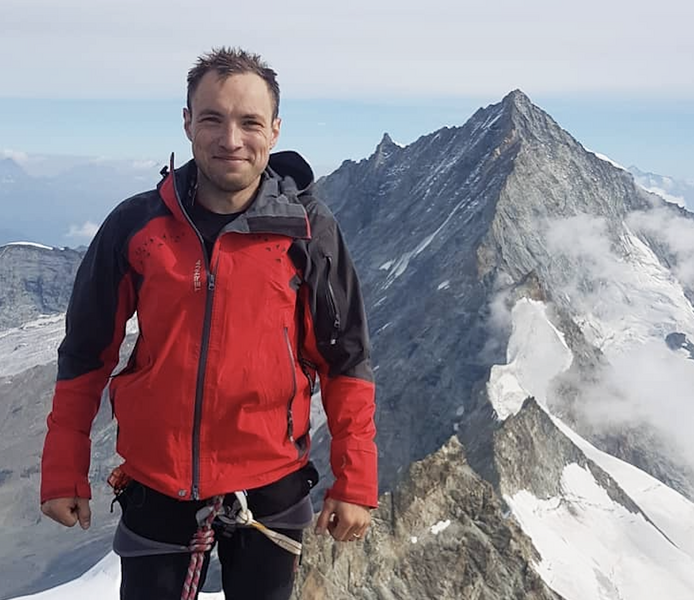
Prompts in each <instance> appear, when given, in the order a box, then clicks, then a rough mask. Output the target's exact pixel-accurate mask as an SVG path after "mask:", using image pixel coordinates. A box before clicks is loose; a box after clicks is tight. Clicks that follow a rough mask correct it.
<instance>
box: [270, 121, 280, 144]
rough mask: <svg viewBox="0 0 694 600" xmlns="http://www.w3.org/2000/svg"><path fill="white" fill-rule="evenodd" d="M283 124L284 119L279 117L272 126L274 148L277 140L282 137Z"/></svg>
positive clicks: (271, 139) (271, 140)
mask: <svg viewBox="0 0 694 600" xmlns="http://www.w3.org/2000/svg"><path fill="white" fill-rule="evenodd" d="M281 125H282V119H280V118H279V117H277V118H276V119H275V120H274V121H273V122H272V125H271V127H270V130H271V134H270V148H274V147H275V145H276V144H277V140H278V139H279V137H280V126H281Z"/></svg>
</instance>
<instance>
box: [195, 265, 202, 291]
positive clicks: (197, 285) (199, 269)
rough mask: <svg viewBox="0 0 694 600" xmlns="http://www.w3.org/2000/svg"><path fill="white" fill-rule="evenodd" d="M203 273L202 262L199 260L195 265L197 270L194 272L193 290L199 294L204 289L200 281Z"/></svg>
mask: <svg viewBox="0 0 694 600" xmlns="http://www.w3.org/2000/svg"><path fill="white" fill-rule="evenodd" d="M201 273H202V261H201V260H199V261H198V262H196V263H195V269H194V271H193V289H194V290H195V291H196V292H199V291H200V289H201V288H202V281H201V279H200V274H201Z"/></svg>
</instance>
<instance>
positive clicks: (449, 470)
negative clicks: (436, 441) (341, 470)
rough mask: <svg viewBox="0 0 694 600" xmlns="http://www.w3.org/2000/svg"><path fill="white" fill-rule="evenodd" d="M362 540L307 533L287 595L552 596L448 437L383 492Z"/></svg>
mask: <svg viewBox="0 0 694 600" xmlns="http://www.w3.org/2000/svg"><path fill="white" fill-rule="evenodd" d="M380 506H381V507H380V508H379V509H378V510H377V511H376V512H375V513H374V525H373V528H372V530H371V533H370V534H369V535H368V536H367V538H366V540H365V541H364V543H363V544H345V545H334V544H333V543H332V542H331V541H328V540H325V539H322V538H316V537H315V536H311V537H310V538H309V540H308V541H307V543H306V553H305V557H304V559H303V565H304V566H303V568H302V569H301V571H300V574H301V575H300V580H299V581H298V583H297V592H296V593H295V598H296V599H297V600H298V599H299V598H301V599H305V600H322V599H325V600H348V599H357V598H359V599H363V600H396V599H401V600H409V599H411V598H422V599H424V598H440V599H441V600H448V599H450V600H458V599H460V598H477V599H479V600H500V599H502V598H503V599H509V600H510V599H512V598H515V599H518V600H545V599H546V600H549V599H557V598H560V596H557V595H556V594H555V593H554V592H552V591H551V590H549V589H548V588H547V587H546V586H545V585H544V583H543V582H542V580H541V579H540V578H539V576H538V575H537V574H536V573H535V572H534V571H533V569H532V566H531V565H532V563H533V562H534V561H536V560H538V558H539V557H538V556H537V555H536V553H535V551H534V549H533V546H532V544H531V543H530V541H529V540H528V538H527V537H526V536H525V535H524V534H523V533H522V531H521V530H520V528H519V527H518V525H517V524H516V523H515V522H514V521H513V519H510V518H509V517H508V514H506V513H505V510H504V506H503V505H502V503H501V502H500V501H499V499H498V496H497V495H496V494H495V492H494V490H493V488H492V487H491V486H490V485H489V484H488V483H487V482H485V481H483V480H482V479H480V478H479V477H478V476H477V475H476V474H475V473H474V471H473V470H472V469H471V468H470V467H469V466H468V465H467V463H466V460H465V456H464V452H463V448H462V446H461V445H460V443H459V442H458V440H457V438H455V437H454V438H451V439H450V440H449V441H448V442H447V443H446V444H445V445H444V446H443V447H442V448H441V449H440V450H438V451H437V452H436V453H434V454H433V455H431V456H429V457H428V458H426V459H424V460H423V461H421V462H417V463H414V464H413V465H412V466H411V467H410V468H409V470H408V472H407V474H406V475H405V476H404V477H403V478H402V480H401V482H400V483H399V485H398V487H397V488H396V489H394V490H393V491H392V492H390V493H387V494H385V495H384V496H383V497H382V498H381V500H380Z"/></svg>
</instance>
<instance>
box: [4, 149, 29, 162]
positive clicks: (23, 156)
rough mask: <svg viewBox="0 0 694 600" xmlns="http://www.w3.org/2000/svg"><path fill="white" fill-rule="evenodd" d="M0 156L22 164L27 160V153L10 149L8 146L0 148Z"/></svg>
mask: <svg viewBox="0 0 694 600" xmlns="http://www.w3.org/2000/svg"><path fill="white" fill-rule="evenodd" d="M0 158H3V159H4V158H9V159H10V160H13V161H14V162H16V163H17V164H18V165H23V164H25V163H27V162H28V161H29V155H28V154H27V153H26V152H22V151H20V150H11V149H9V148H7V149H4V150H0Z"/></svg>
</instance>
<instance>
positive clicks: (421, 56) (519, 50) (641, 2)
mask: <svg viewBox="0 0 694 600" xmlns="http://www.w3.org/2000/svg"><path fill="white" fill-rule="evenodd" d="M425 4H426V5H424V4H423V3H421V2H418V3H415V2H408V1H407V0H401V1H400V2H395V1H393V0H381V1H378V0H370V1H367V0H354V1H353V2H351V3H350V4H349V6H347V5H343V6H337V5H336V6H327V5H326V4H325V3H323V2H319V1H318V0H302V1H297V2H296V3H293V4H291V5H290V4H289V3H283V2H280V1H279V0H266V2H264V3H263V5H262V10H259V5H258V6H256V5H251V4H246V5H241V4H238V3H234V4H233V5H232V3H229V2H221V1H219V0H199V1H198V3H197V4H196V5H195V8H193V6H192V5H190V6H188V8H186V9H185V10H181V9H176V8H175V6H174V5H172V3H170V2H164V1H163V0H150V1H149V2H147V3H138V2H136V1H135V0H119V1H118V2H115V1H111V0H93V1H92V2H90V3H83V2H79V1H77V0H32V1H31V2H26V1H25V0H3V2H2V9H0V72H1V73H2V83H0V153H4V155H6V156H7V155H11V152H24V153H29V154H33V153H40V154H54V153H55V154H69V155H88V156H104V157H112V158H133V159H153V160H155V161H157V162H163V161H165V160H166V158H167V156H168V154H169V152H170V151H176V152H177V154H179V155H181V158H184V157H187V156H189V149H188V144H187V140H186V139H185V137H184V135H183V132H182V129H181V106H182V105H183V101H184V97H185V89H184V85H185V74H186V71H187V69H188V68H189V67H190V66H191V64H192V63H193V61H194V60H195V57H196V56H197V55H198V54H200V53H201V52H204V51H206V50H208V49H209V48H210V47H211V46H213V45H221V44H227V45H234V44H237V45H241V46H244V47H246V48H249V49H251V50H254V51H257V52H260V53H261V54H263V56H264V57H265V58H266V59H267V60H268V61H269V62H270V64H271V65H272V66H273V67H275V69H276V70H277V71H278V73H279V80H280V84H281V85H282V90H283V101H282V110H281V113H282V117H283V121H284V122H283V133H282V137H281V147H282V148H293V149H297V150H299V151H301V152H302V153H304V154H305V155H306V156H307V158H308V159H309V160H310V162H312V164H313V165H314V167H315V170H316V171H317V172H318V173H319V174H324V173H326V172H329V171H330V170H332V169H333V168H335V167H337V166H338V165H339V163H340V162H341V161H342V160H343V159H345V158H352V159H359V158H364V157H366V156H368V155H369V154H370V153H371V152H372V151H373V148H374V147H375V145H376V144H377V143H378V141H379V140H380V138H381V136H382V135H383V133H384V132H385V131H387V132H388V133H390V135H391V136H392V137H393V139H395V140H396V141H398V142H402V143H409V142H412V141H414V140H415V139H416V138H417V137H419V136H420V135H424V134H427V133H429V132H431V131H433V130H435V129H437V128H439V127H441V126H444V125H449V126H450V125H462V124H463V123H464V122H465V120H466V119H467V118H468V117H469V116H470V115H471V114H472V113H473V112H474V111H475V110H476V109H477V108H478V107H480V106H485V105H487V104H490V103H494V102H498V101H499V100H500V99H501V98H502V97H503V96H504V95H505V94H506V93H508V92H509V91H510V90H512V89H515V88H520V89H522V90H523V91H525V92H526V93H527V94H528V95H529V96H530V97H531V99H532V100H533V101H534V102H535V103H536V104H538V105H539V106H541V107H542V108H544V109H545V110H547V112H549V113H550V114H551V115H552V116H553V117H554V118H555V119H556V120H557V121H558V122H559V123H560V124H561V125H562V126H563V127H564V128H566V129H567V130H568V131H569V132H571V133H572V134H573V135H574V136H575V137H576V138H578V139H579V141H581V142H582V143H583V144H584V145H585V146H587V147H589V148H591V149H593V150H595V151H598V152H601V153H603V154H606V155H608V156H610V157H611V158H613V159H614V160H616V161H617V162H619V163H621V164H624V165H625V166H629V165H631V164H635V165H637V166H638V167H640V168H641V169H644V170H650V171H654V172H658V173H661V174H665V175H672V176H675V177H679V178H687V179H694V36H692V35H691V31H690V24H691V23H692V22H694V3H692V2H689V1H687V0H661V1H660V2H658V3H657V4H655V3H654V2H652V0H631V1H629V2H627V1H626V0H611V2H609V3H606V2H604V1H602V0H584V1H583V2H582V3H579V4H577V5H576V6H572V5H567V4H566V3H557V2H555V1H551V0H527V1H526V2H524V3H519V2H517V1H515V0H496V2H494V3H490V4H489V5H482V4H481V3H476V2H470V1H466V0H463V1H455V2H454V1H453V0H429V1H428V2H427V3H425ZM10 151H11V152H10ZM0 156H2V154H0Z"/></svg>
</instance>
